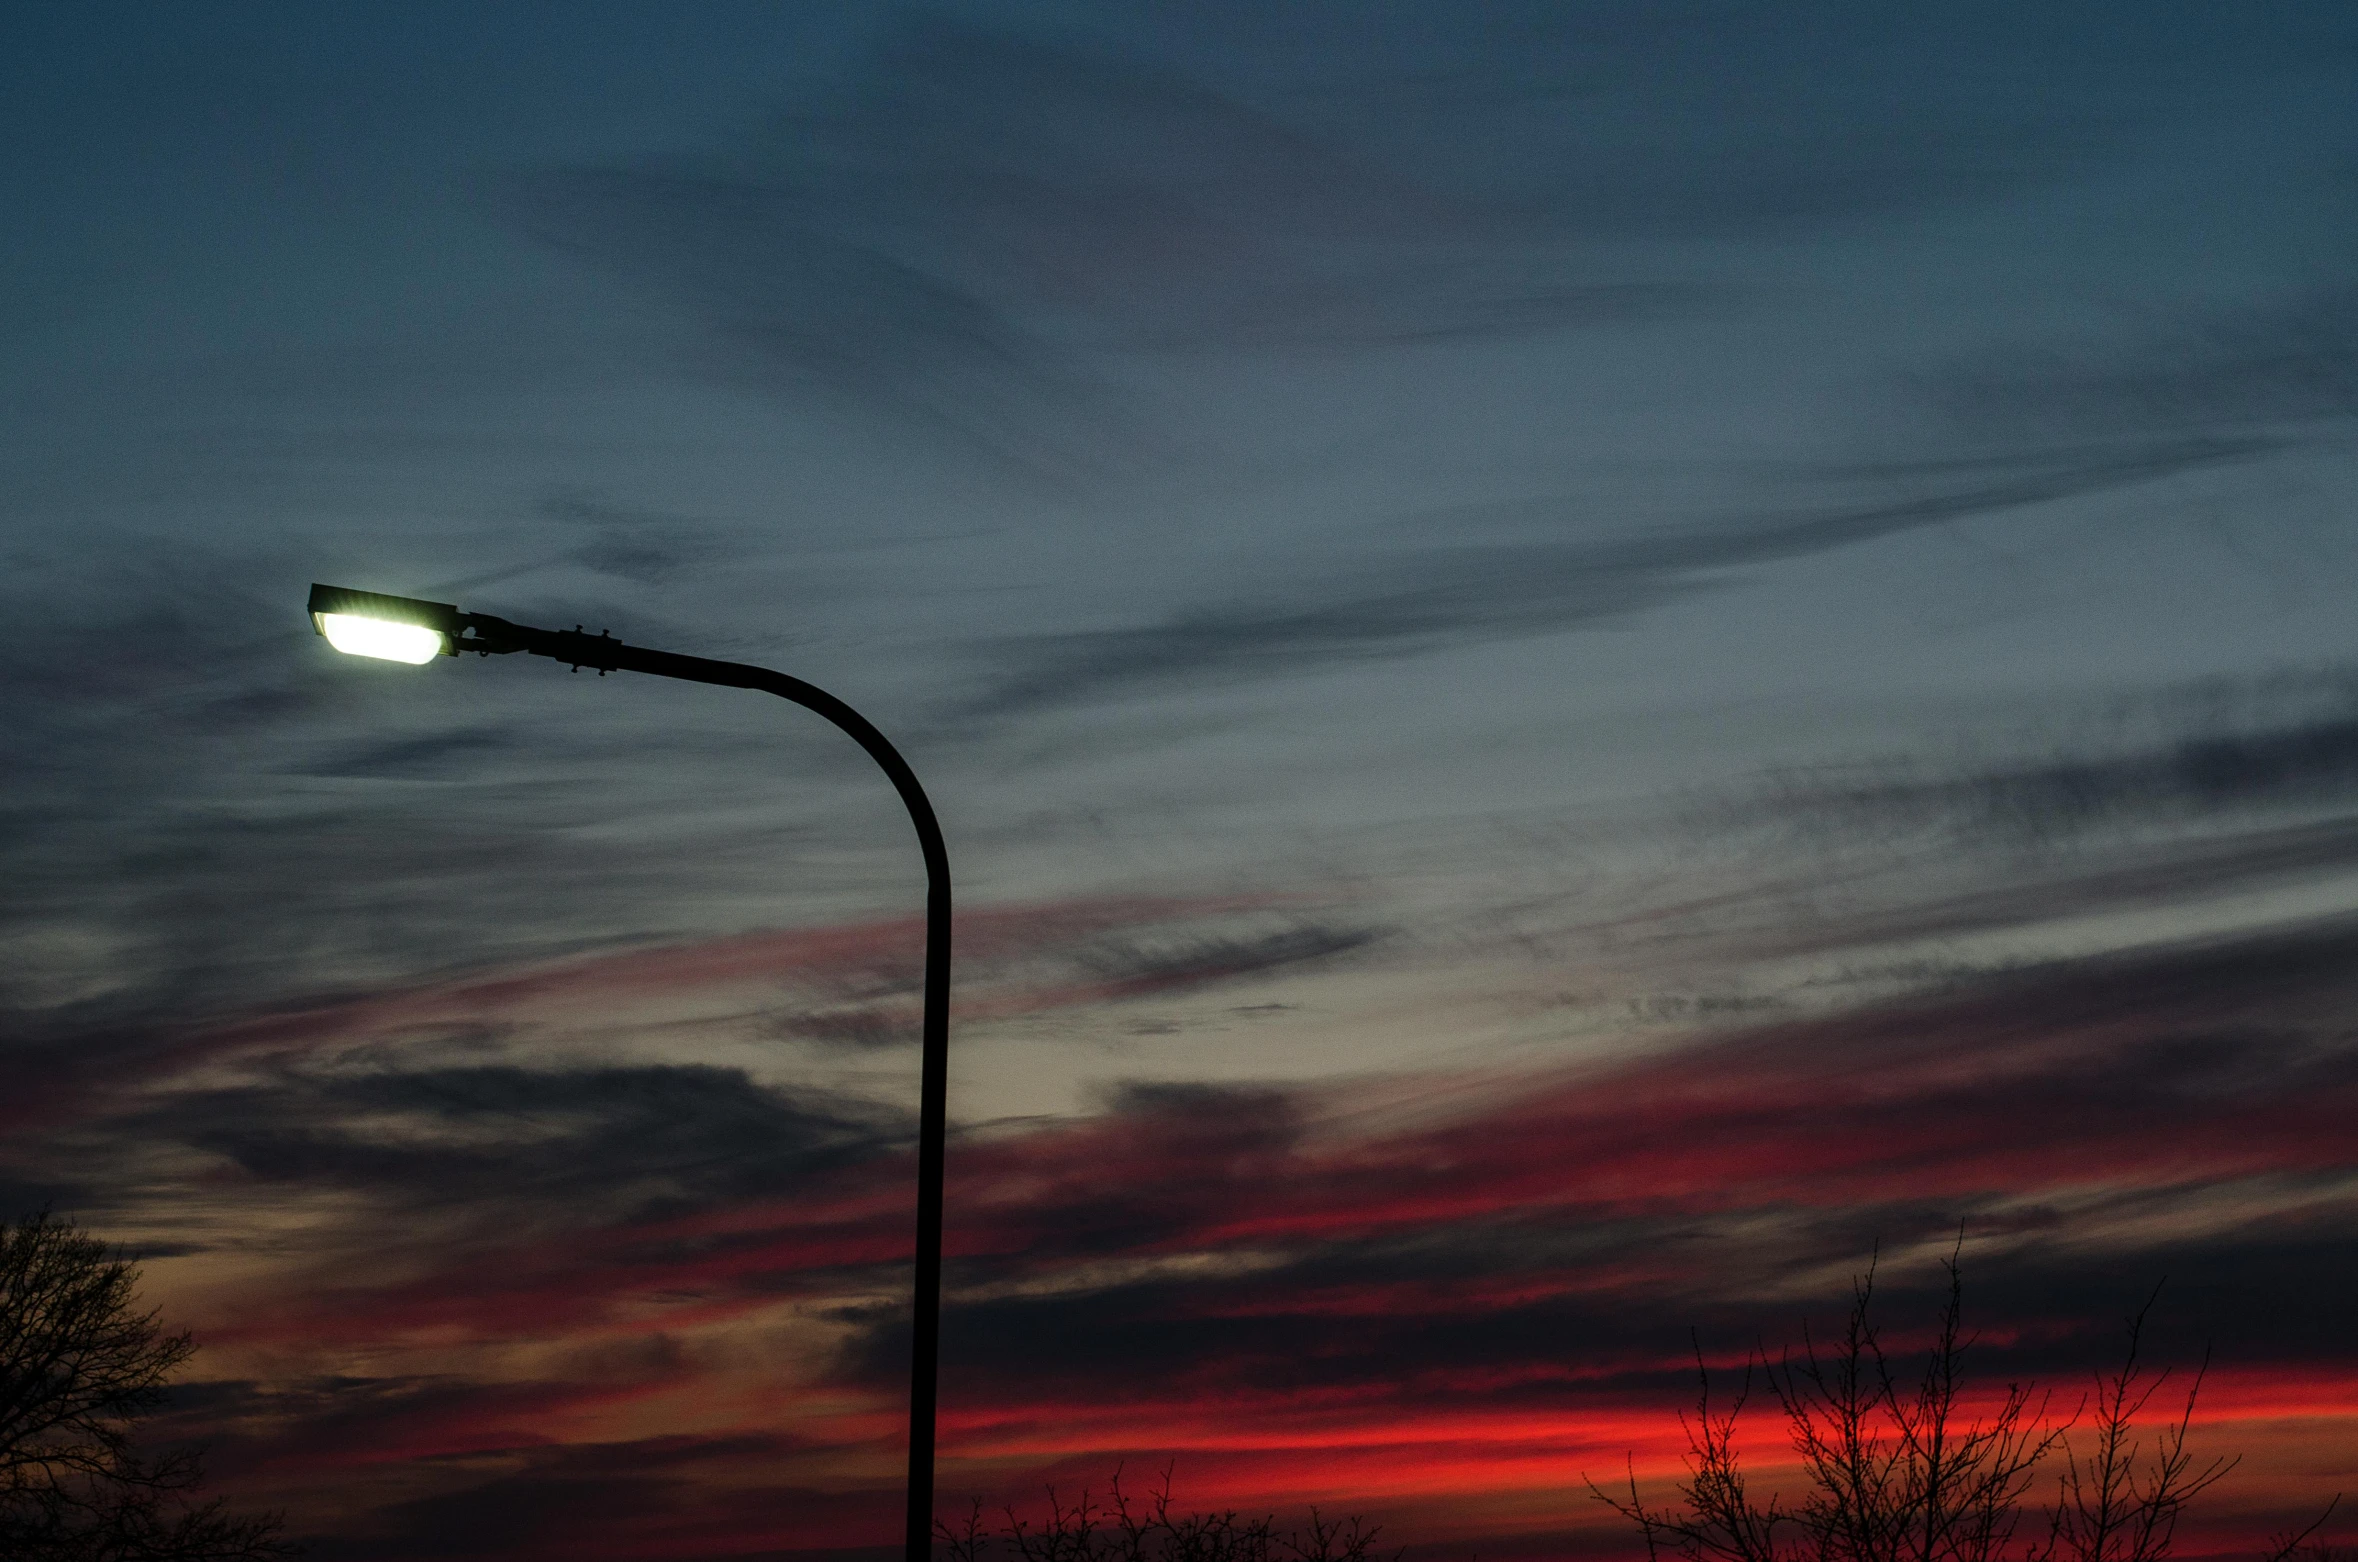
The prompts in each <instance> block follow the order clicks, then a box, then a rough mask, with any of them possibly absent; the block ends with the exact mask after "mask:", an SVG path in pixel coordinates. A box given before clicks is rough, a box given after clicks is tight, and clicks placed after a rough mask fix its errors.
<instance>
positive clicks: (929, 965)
mask: <svg viewBox="0 0 2358 1562" xmlns="http://www.w3.org/2000/svg"><path fill="white" fill-rule="evenodd" d="M458 623H459V625H460V626H461V629H462V632H463V631H466V630H471V631H473V633H474V638H459V639H457V640H455V641H454V645H455V647H456V649H458V650H460V651H479V652H482V653H484V654H485V655H497V654H504V653H507V652H511V651H525V652H529V653H530V654H532V655H534V656H546V657H549V658H551V659H552V660H555V661H560V662H566V663H569V664H571V665H572V666H573V667H574V668H575V669H577V670H578V669H580V668H583V667H594V668H596V669H597V670H598V671H599V672H600V673H601V674H604V673H607V672H636V673H648V674H651V675H653V676H654V677H657V678H681V679H685V680H687V681H688V682H690V683H711V684H719V685H721V686H723V687H726V688H732V689H759V690H761V691H763V692H764V693H767V694H774V695H777V696H778V697H779V698H780V699H783V700H791V701H793V702H794V703H795V704H797V705H800V706H802V707H803V708H804V709H805V710H809V711H815V712H817V713H818V714H819V715H821V716H824V717H826V718H827V719H828V720H829V721H831V722H833V723H835V725H836V726H838V727H840V728H842V729H843V730H844V731H845V732H846V733H848V734H850V736H851V738H852V741H854V742H855V743H857V744H859V745H860V747H862V748H864V749H866V750H867V751H868V755H869V757H870V758H872V759H874V760H875V761H876V763H877V764H878V765H879V766H881V767H882V768H883V770H884V773H885V775H886V776H888V777H889V778H890V779H891V781H892V784H893V789H894V790H895V791H897V792H899V793H900V794H901V801H902V802H903V803H905V804H906V805H907V806H908V809H909V821H910V823H912V824H914V825H915V826H916V827H917V845H918V848H919V850H921V851H922V852H923V853H924V854H925V1021H924V1031H923V1037H924V1044H923V1050H922V1061H921V1064H920V1083H919V1089H918V1106H917V1274H916V1283H915V1290H916V1296H915V1306H914V1308H913V1310H912V1316H911V1318H910V1329H911V1337H910V1344H909V1486H908V1511H907V1514H906V1518H905V1528H904V1530H903V1536H904V1540H903V1544H904V1549H905V1554H906V1562H928V1559H929V1558H930V1557H931V1555H932V1552H933V1451H934V1422H935V1418H936V1413H937V1405H938V1401H939V1390H940V1375H941V1322H942V1161H943V1149H944V1141H945V1139H946V1138H947V1136H948V1129H949V1088H950V854H949V848H948V847H947V846H945V845H944V844H943V842H942V830H941V825H940V823H939V822H938V821H937V820H936V819H935V818H934V814H933V804H932V803H931V802H929V801H928V800H927V799H926V796H925V789H924V788H923V787H922V786H920V785H918V783H917V773H916V772H915V771H914V770H911V769H910V768H909V762H908V761H907V760H905V759H903V758H901V755H900V751H899V750H898V749H896V748H894V747H893V746H892V744H891V743H889V742H888V741H886V739H885V736H884V734H883V733H881V732H879V731H877V730H876V728H875V727H874V726H872V725H870V723H869V721H868V718H867V717H865V716H862V715H861V714H860V713H859V712H858V711H856V710H853V709H852V708H851V707H850V706H849V705H846V704H845V703H844V702H843V701H841V700H839V699H837V698H836V697H835V696H834V695H832V694H829V693H828V692H827V691H826V690H824V689H822V688H820V687H818V686H817V685H816V684H809V683H805V682H803V681H802V680H801V679H800V678H790V677H788V676H787V675H786V674H784V673H779V672H772V671H770V670H769V669H768V668H766V667H747V666H745V665H743V664H742V663H738V662H715V661H707V660H706V659H705V658H703V657H700V656H676V655H674V654H672V653H671V652H669V651H649V650H645V649H642V648H640V647H638V646H630V645H624V644H623V643H622V642H621V641H619V640H615V639H612V638H609V637H608V636H605V635H588V634H583V633H582V632H581V631H580V630H578V629H573V630H552V629H534V628H531V627H530V626H528V625H525V624H514V623H510V622H508V621H507V620H506V619H504V618H493V617H491V616H490V615H489V614H484V613H462V614H460V615H458Z"/></svg>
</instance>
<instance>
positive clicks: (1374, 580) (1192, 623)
mask: <svg viewBox="0 0 2358 1562" xmlns="http://www.w3.org/2000/svg"><path fill="white" fill-rule="evenodd" d="M2270 448H2271V446H2270V445H2269V443H2268V442H2266V441H2263V440H2256V439H2221V438H2209V437H2204V438H2186V439H2177V438H2173V439H2168V440H2157V441H2152V442H2148V443H2138V444H2130V445H2127V446H2125V447H2093V448H2081V449H2070V450H2050V449H2041V450H2033V451H2026V452H2023V453H2020V454H2018V455H2014V456H2010V457H2006V458H1992V459H1982V460H1974V461H1940V462H1927V463H1922V464H1919V465H1915V466H1912V467H1897V468H1895V467H1885V466H1878V467H1875V468H1873V469H1872V470H1871V471H1866V472H1861V473H1858V474H1855V475H1854V476H1853V479H1852V480H1854V481H1859V480H1864V481H1871V483H1872V484H1873V486H1875V487H1878V488H1880V489H1882V490H1883V491H1884V493H1885V495H1886V497H1883V498H1879V499H1877V500H1874V501H1871V502H1842V501H1835V502H1828V503H1821V504H1819V505H1816V506H1796V507H1795V508H1794V509H1791V510H1786V511H1769V512H1767V513H1763V514H1758V515H1752V516H1744V517H1740V518H1736V519H1721V520H1714V521H1705V522H1700V523H1694V524H1684V525H1669V526H1664V527H1662V528H1660V529H1658V530H1656V531H1653V532H1651V533H1646V532H1639V533H1634V534H1628V535H1620V536H1615V535H1612V534H1610V533H1607V534H1604V535H1598V534H1597V530H1596V528H1594V527H1593V525H1591V524H1584V518H1585V516H1586V514H1587V512H1589V511H1590V510H1591V509H1592V508H1593V503H1592V501H1588V500H1584V499H1581V498H1578V497H1571V496H1568V497H1566V498H1565V499H1563V500H1561V501H1559V502H1558V503H1557V504H1555V505H1550V504H1548V503H1546V502H1544V501H1541V502H1527V503H1520V504H1515V505H1507V506H1495V507H1483V508H1482V509H1479V510H1477V511H1475V512H1473V513H1472V514H1471V515H1470V516H1469V515H1468V514H1466V513H1463V512H1453V513H1452V514H1451V515H1449V516H1447V517H1437V518H1435V519H1447V520H1455V521H1464V520H1467V519H1473V520H1477V521H1485V522H1487V524H1488V526H1489V527H1490V528H1491V529H1507V528H1514V529H1520V530H1525V531H1527V532H1529V533H1530V534H1532V535H1531V538H1530V540H1526V541H1520V542H1515V543H1498V544H1488V545H1461V546H1451V547H1435V548H1427V549H1415V550H1406V551H1396V552H1394V553H1393V554H1392V556H1390V557H1388V558H1385V559H1384V560H1382V561H1381V562H1380V563H1378V564H1375V565H1372V566H1368V565H1361V566H1358V567H1355V568H1354V567H1345V568H1343V569H1341V570H1335V569H1326V570H1321V571H1319V572H1318V573H1317V574H1316V575H1315V576H1305V577H1302V578H1300V579H1299V580H1298V581H1297V582H1295V583H1294V584H1295V590H1294V592H1293V593H1292V595H1291V596H1290V598H1277V599H1275V600H1272V599H1271V597H1270V596H1269V595H1266V594H1265V595H1263V596H1262V597H1261V598H1260V599H1259V600H1255V599H1252V598H1244V599H1241V600H1233V601H1228V602H1206V603H1204V604H1202V605H1200V606H1193V607H1188V608H1184V609H1181V610H1180V611H1178V612H1176V613H1173V614H1171V615H1169V616H1168V617H1165V618H1163V619H1161V620H1160V621H1157V622H1154V623H1149V624H1143V625H1139V626H1137V627H1134V628H1124V629H1103V630H1088V631H1079V632H1070V633H1063V634H1049V635H1030V636H1021V637H1012V638H1009V639H1005V640H1002V641H999V642H998V643H996V644H995V645H993V646H990V647H988V648H987V651H988V654H990V655H991V656H992V657H993V658H994V659H995V660H997V661H998V662H999V663H1000V665H1001V666H1002V668H1003V669H1004V671H1003V672H1002V673H1001V675H1000V677H999V678H998V679H997V681H996V682H994V683H993V684H991V685H990V686H988V687H987V688H986V689H985V690H984V691H983V692H982V693H981V694H979V695H978V696H976V697H975V699H974V700H973V702H972V703H971V704H970V705H969V706H968V707H967V710H968V712H969V714H972V715H977V716H985V717H1006V716H1011V715H1016V714H1020V713H1023V712H1027V711H1030V710H1035V709H1039V708H1041V707H1046V706H1053V705H1061V704H1084V703H1091V702H1097V701H1104V700H1111V699H1115V698H1118V697H1121V696H1125V695H1135V694H1138V693H1141V692H1151V691H1158V690H1168V689H1174V688H1185V687H1192V686H1203V685H1217V684H1223V683H1237V682H1247V681H1252V680H1258V679H1266V678H1274V677H1281V676H1286V675H1291V674H1297V673H1301V672H1304V671H1309V670H1312V669H1315V668H1318V667H1322V666H1332V665H1335V664H1339V663H1349V662H1353V661H1361V660H1366V659H1369V658H1378V657H1389V656H1403V655H1410V654H1414V653H1417V652H1423V651H1431V650H1436V649H1442V648H1446V647H1449V646H1453V645H1466V644H1474V643H1479V642H1481V641H1485V640H1493V639H1499V638H1505V637H1510V636H1515V635H1527V634H1543V633H1553V632H1560V631H1564V630H1570V629H1577V628H1582V627H1584V626H1588V625H1593V624H1602V623H1610V622H1615V621H1619V620H1623V619H1626V618H1629V617H1631V616H1634V615H1636V614H1639V613H1642V612H1645V611H1647V610H1648V609H1652V608H1657V607H1660V606H1662V605H1663V604H1665V603H1667V602H1671V601H1674V600H1676V599H1678V598H1681V597H1684V596H1688V595H1691V594H1693V593H1696V592H1701V591H1706V590H1710V589H1713V588H1714V587H1716V586H1721V585H1724V584H1725V583H1726V582H1727V581H1728V579H1729V578H1730V575H1731V572H1733V571H1736V570H1739V569H1741V568H1743V567H1745V566H1748V565H1762V564H1769V563H1773V562H1776V561H1779V560H1784V559H1792V558H1799V557H1805V556H1808V555H1811V554H1816V553H1823V552H1826V551H1828V550H1831V549H1835V548H1841V547H1846V546H1850V545H1854V544H1857V543H1862V542H1868V541H1872V540H1874V539H1876V538H1881V537H1889V536H1895V535H1899V534H1902V533H1905V532H1910V531H1914V530H1918V529H1921V528H1924V527H1930V526H1938V525H1943V524H1946V523H1949V522H1953V521H1960V520H1965V519H1969V518H1972V517H1976V516H1983V515H1995V514H2004V513H2007V512H2012V511H2017V510H2022V509H2026V508H2029V507H2032V506H2036V505H2041V504H2048V503H2053V502H2055V501H2058V500H2064V499H2069V498H2073V497H2077V496H2082V495H2089V494H2098V493H2105V492H2110V491H2114V490H2118V489H2123V488H2128V487H2131V486H2134V485H2136V484H2140V483H2148V482H2154V481H2158V480H2161V479H2164V478H2168V477H2171V476H2175V475H2177V474H2180V473H2184V472H2189V471H2195V470H2199V469H2202V468H2205V467H2212V466H2219V465H2223V464H2227V463H2233V462H2241V461H2247V460H2251V459H2253V458H2255V457H2258V456H2260V455H2263V454H2265V453H2266V452H2267V451H2268V450H2269V449H2270ZM1830 476H1831V474H1830ZM1818 482H1819V484H1821V485H1825V486H1842V484H1840V483H1839V482H1832V483H1830V482H1828V479H1827V478H1821V479H1819V480H1818ZM1567 531H1570V532H1574V533H1575V535H1574V536H1572V537H1569V538H1566V537H1564V535H1563V534H1564V533H1565V532H1567Z"/></svg>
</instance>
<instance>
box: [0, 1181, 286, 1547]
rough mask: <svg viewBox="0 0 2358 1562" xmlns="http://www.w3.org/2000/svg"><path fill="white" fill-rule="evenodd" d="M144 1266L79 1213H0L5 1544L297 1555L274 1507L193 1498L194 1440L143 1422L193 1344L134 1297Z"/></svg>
mask: <svg viewBox="0 0 2358 1562" xmlns="http://www.w3.org/2000/svg"><path fill="white" fill-rule="evenodd" d="M137 1280H138V1271H137V1270H136V1269H134V1268H133V1267H132V1266H131V1264H130V1263H128V1262H127V1261H125V1260H124V1259H123V1258H121V1257H119V1256H117V1255H116V1254H114V1253H113V1252H111V1251H109V1249H108V1248H107V1246H106V1245H105V1244H104V1243H102V1242H100V1241H99V1240H98V1239H97V1238H95V1237H92V1236H89V1235H87V1234H85V1233H84V1232H82V1231H81V1230H80V1229H79V1228H77V1227H76V1226H75V1225H73V1223H72V1222H70V1221H62V1220H58V1219H55V1218H53V1217H51V1216H50V1215H48V1214H46V1213H43V1214H39V1215H35V1216H33V1217H32V1218H30V1219H28V1220H23V1221H19V1222H17V1223H15V1224H13V1225H0V1558H5V1559H6V1562H251V1559H257V1558H268V1557H282V1556H287V1555H290V1554H291V1553H292V1551H293V1548H292V1547H290V1546H288V1545H287V1544H285V1543H284V1542H283V1541H281V1540H280V1539H279V1520H278V1518H277V1517H276V1516H275V1515H268V1514H264V1515H244V1516H241V1515H233V1514H231V1513H228V1512H227V1511H225V1509H224V1506H223V1504H222V1503H221V1502H219V1501H218V1500H216V1501H212V1502H203V1503H200V1502H197V1501H195V1500H194V1498H193V1493H194V1492H195V1490H196V1489H197V1487H198V1486H199V1485H200V1484H201V1483H202V1481H203V1478H204V1470H203V1466H202V1462H201V1460H200V1458H199V1455H198V1453H197V1451H196V1450H194V1449H188V1448H181V1449H175V1450H170V1451H167V1452H164V1453H161V1454H156V1455H152V1456H151V1455H148V1454H145V1453H143V1452H141V1451H140V1450H139V1449H138V1448H137V1447H136V1445H135V1442H134V1434H135V1432H136V1430H137V1428H138V1425H139V1423H140V1422H141V1421H142V1420H143V1419H145V1418H146V1417H148V1416H150V1415H152V1414H153V1413H154V1412H155V1411H156V1410H157V1408H158V1407H159V1406H160V1405H161V1404H162V1402H163V1398H164V1381H165V1379H166V1378H168V1377H169V1376H170V1375H171V1374H172V1373H173V1372H174V1371H175V1370H176V1369H177V1368H179V1367H180V1366H181V1365H182V1364H183V1363H185V1362H186V1361H187V1360H188V1358H189V1357H190V1356H192V1355H194V1354H195V1352H196V1346H195V1344H194V1342H193V1341H191V1340H190V1338H189V1336H188V1335H187V1334H185V1333H181V1334H167V1333H165V1332H164V1330H163V1327H162V1325H161V1324H159V1323H158V1322H157V1319H156V1314H155V1313H153V1312H141V1311H140V1310H139V1309H138V1306H137V1303H136V1301H135V1300H134V1297H133V1288H134V1286H135V1284H136V1282H137Z"/></svg>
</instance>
